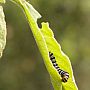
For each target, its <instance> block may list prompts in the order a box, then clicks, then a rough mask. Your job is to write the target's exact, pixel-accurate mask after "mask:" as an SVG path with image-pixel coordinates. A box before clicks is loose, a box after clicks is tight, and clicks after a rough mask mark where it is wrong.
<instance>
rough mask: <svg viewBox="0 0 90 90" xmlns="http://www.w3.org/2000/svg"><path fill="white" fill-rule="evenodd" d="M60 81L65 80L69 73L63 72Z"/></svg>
mask: <svg viewBox="0 0 90 90" xmlns="http://www.w3.org/2000/svg"><path fill="white" fill-rule="evenodd" d="M61 77H62V82H64V83H65V82H67V80H68V78H69V73H68V72H64V73H63V74H62V75H61Z"/></svg>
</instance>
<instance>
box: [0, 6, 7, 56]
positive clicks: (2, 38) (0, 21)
mask: <svg viewBox="0 0 90 90" xmlns="http://www.w3.org/2000/svg"><path fill="white" fill-rule="evenodd" d="M6 33H7V32H6V22H5V18H4V12H3V8H2V6H0V57H1V56H2V53H3V50H4V48H5V45H6Z"/></svg>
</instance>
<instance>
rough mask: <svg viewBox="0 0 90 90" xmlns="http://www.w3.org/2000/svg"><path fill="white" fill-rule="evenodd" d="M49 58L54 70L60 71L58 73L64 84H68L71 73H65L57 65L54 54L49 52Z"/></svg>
mask: <svg viewBox="0 0 90 90" xmlns="http://www.w3.org/2000/svg"><path fill="white" fill-rule="evenodd" d="M49 57H50V60H51V62H52V64H53V66H54V68H55V69H56V70H57V71H58V73H59V74H60V75H61V77H62V82H64V83H65V82H67V80H68V78H69V73H68V72H65V71H63V70H61V69H60V68H59V66H58V64H57V63H56V60H55V57H54V55H53V53H51V52H49Z"/></svg>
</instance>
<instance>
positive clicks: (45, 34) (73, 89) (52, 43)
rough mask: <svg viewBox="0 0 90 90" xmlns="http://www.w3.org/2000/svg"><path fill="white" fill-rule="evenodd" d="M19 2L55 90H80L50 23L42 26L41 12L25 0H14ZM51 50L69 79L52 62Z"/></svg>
mask: <svg viewBox="0 0 90 90" xmlns="http://www.w3.org/2000/svg"><path fill="white" fill-rule="evenodd" d="M13 1H15V2H16V3H17V4H19V5H20V6H21V7H22V8H23V10H24V13H25V15H26V17H27V20H28V22H29V25H30V27H31V30H32V33H33V36H34V38H35V40H36V43H37V45H38V48H39V50H40V52H41V55H42V57H43V59H44V63H45V65H46V68H47V70H48V72H49V74H50V78H51V82H52V84H53V87H54V90H78V88H77V86H76V84H75V81H74V76H73V71H72V67H71V63H70V60H69V58H68V57H67V56H66V55H65V54H64V53H63V52H62V50H61V47H60V45H59V44H58V42H57V41H56V40H55V38H54V34H53V32H52V30H51V29H50V28H49V24H48V23H44V22H43V23H42V28H39V27H38V25H37V19H38V18H40V17H41V16H40V14H39V13H38V12H37V11H36V10H35V9H34V8H33V7H32V5H31V4H29V3H28V2H26V1H25V0H18V1H16V0H13ZM49 51H51V52H52V53H53V54H54V56H55V58H56V62H57V63H58V65H59V67H60V68H61V69H62V70H64V71H67V72H68V73H69V75H70V77H69V79H68V81H67V82H66V83H63V82H62V81H61V77H60V75H59V74H58V72H57V70H56V69H55V68H54V67H53V65H52V62H51V61H50V58H49Z"/></svg>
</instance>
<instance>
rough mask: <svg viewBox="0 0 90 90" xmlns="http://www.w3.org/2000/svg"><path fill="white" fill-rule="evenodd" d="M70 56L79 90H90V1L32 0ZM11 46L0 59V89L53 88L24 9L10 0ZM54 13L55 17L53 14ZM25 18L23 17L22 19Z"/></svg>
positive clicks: (9, 42) (9, 29) (8, 9)
mask: <svg viewBox="0 0 90 90" xmlns="http://www.w3.org/2000/svg"><path fill="white" fill-rule="evenodd" d="M30 3H31V4H32V5H33V6H34V7H35V8H36V10H37V11H39V12H40V13H41V15H42V16H43V17H42V18H41V19H40V20H38V24H39V26H40V27H41V25H40V23H41V22H42V21H48V22H49V23H50V27H51V28H52V30H53V31H54V33H55V37H56V39H57V41H58V42H59V43H60V44H61V46H62V50H63V51H64V52H65V53H66V54H67V55H68V56H69V57H70V60H71V62H72V65H73V70H74V75H75V78H76V82H77V85H78V88H79V90H89V89H90V85H89V84H90V83H89V82H90V77H89V76H90V72H89V70H90V60H89V59H90V55H89V54H90V40H89V39H90V30H89V29H90V25H89V24H90V0H72V1H71V0H30ZM4 12H5V15H6V22H7V29H8V31H7V34H8V35H7V45H6V48H5V50H4V53H3V57H2V59H1V61H0V90H53V88H52V85H51V82H50V79H49V75H48V73H47V71H46V68H45V66H44V63H43V60H42V57H41V55H40V53H39V50H38V48H37V46H36V43H35V40H34V38H33V36H32V32H31V30H29V29H30V28H29V25H28V23H27V21H26V18H25V16H24V14H23V12H22V10H21V9H20V8H19V7H18V6H16V5H15V4H13V3H11V2H10V1H9V0H7V3H6V4H5V5H4ZM52 15H53V16H52ZM19 17H21V18H22V19H19Z"/></svg>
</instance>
